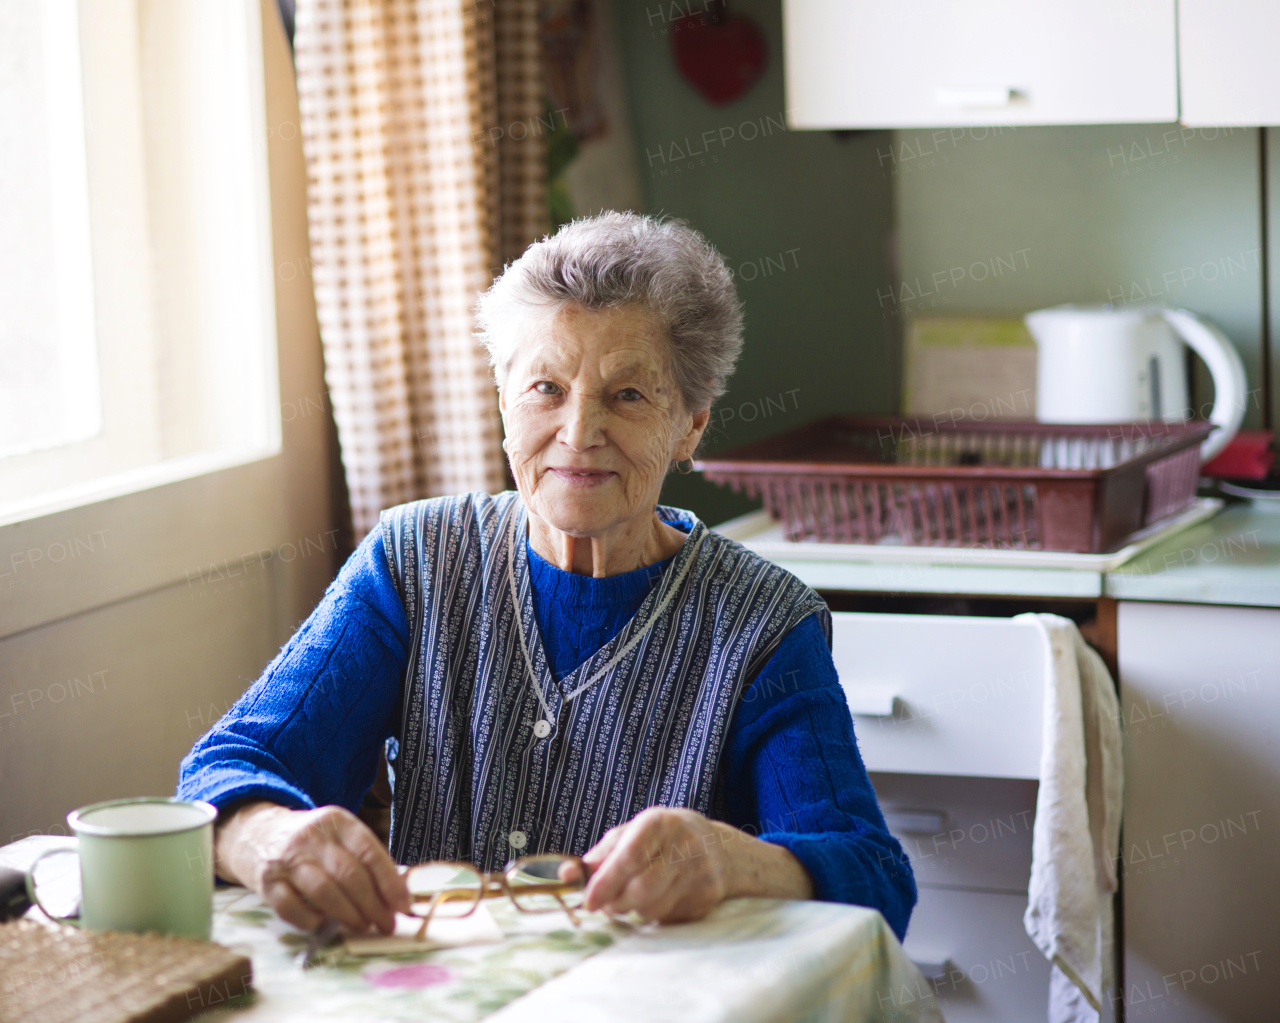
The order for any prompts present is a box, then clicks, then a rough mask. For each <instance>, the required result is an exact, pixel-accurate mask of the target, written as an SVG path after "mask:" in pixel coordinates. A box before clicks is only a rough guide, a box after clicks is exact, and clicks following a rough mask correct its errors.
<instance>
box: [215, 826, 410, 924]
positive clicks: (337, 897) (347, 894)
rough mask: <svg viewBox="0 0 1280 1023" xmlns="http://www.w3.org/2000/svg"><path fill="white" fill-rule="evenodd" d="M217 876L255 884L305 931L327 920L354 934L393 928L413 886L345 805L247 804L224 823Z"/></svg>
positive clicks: (218, 839)
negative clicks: (311, 807)
mask: <svg viewBox="0 0 1280 1023" xmlns="http://www.w3.org/2000/svg"><path fill="white" fill-rule="evenodd" d="M214 854H215V861H216V865H217V871H218V874H219V876H221V877H223V878H225V879H226V880H228V881H235V882H238V883H239V884H243V885H244V886H245V887H247V888H252V889H253V890H254V891H256V892H257V893H258V894H259V895H261V896H262V897H263V898H264V899H265V900H266V901H267V903H268V904H269V905H270V906H271V908H272V909H274V910H275V911H276V912H277V913H279V914H280V916H282V917H283V918H284V919H285V920H288V921H289V923H291V924H294V925H296V926H298V927H301V928H304V929H306V930H311V929H313V928H315V927H318V926H319V925H320V924H321V923H323V922H324V920H325V919H327V918H332V919H334V920H337V921H338V923H340V924H341V925H342V926H343V928H344V929H345V930H346V931H347V932H348V933H352V934H363V933H365V932H366V931H368V930H369V929H370V928H371V927H377V928H378V930H380V931H382V932H383V933H387V934H389V933H390V932H391V931H392V930H393V929H394V928H395V914H396V913H397V912H401V913H405V912H408V910H409V889H408V888H407V887H406V885H405V882H404V878H403V877H401V876H400V873H399V871H397V870H396V865H395V863H394V861H393V860H392V859H391V856H390V855H389V854H388V853H387V850H386V849H384V848H383V847H382V844H381V843H380V842H379V841H378V838H377V836H376V835H374V833H373V832H372V831H370V830H369V828H368V827H367V826H366V825H365V824H364V823H363V822H362V821H360V820H359V819H358V818H357V817H356V816H355V815H354V814H352V813H350V812H348V811H347V810H344V809H343V808H342V807H340V806H322V807H320V808H319V809H316V810H289V809H287V808H285V807H283V806H278V805H276V804H275V803H266V802H254V803H246V804H244V805H242V806H241V807H240V808H239V809H238V810H236V811H234V812H233V813H232V815H231V816H230V817H229V818H228V819H227V820H225V821H219V824H218V828H217V832H216V835H215V839H214Z"/></svg>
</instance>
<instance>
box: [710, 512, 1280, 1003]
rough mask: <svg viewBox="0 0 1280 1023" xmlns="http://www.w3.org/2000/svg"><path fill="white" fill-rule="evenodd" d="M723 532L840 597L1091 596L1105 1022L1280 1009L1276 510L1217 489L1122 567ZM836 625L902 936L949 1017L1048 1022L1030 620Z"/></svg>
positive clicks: (1279, 528) (1014, 600)
mask: <svg viewBox="0 0 1280 1023" xmlns="http://www.w3.org/2000/svg"><path fill="white" fill-rule="evenodd" d="M724 529H725V531H726V533H728V534H729V535H731V536H734V538H735V539H738V540H739V542H742V543H744V544H745V545H746V546H748V547H754V548H758V549H759V551H760V553H761V554H762V555H764V556H765V557H768V558H771V559H772V560H774V561H777V562H778V563H780V564H783V565H785V566H786V567H787V568H788V569H790V570H791V571H792V572H794V573H795V574H796V575H798V576H800V578H802V579H804V580H805V581H806V582H807V583H809V585H811V586H814V587H816V588H820V589H822V590H823V591H825V592H826V594H827V595H828V598H829V599H830V600H832V602H833V603H836V602H838V601H841V600H850V599H856V600H857V601H859V602H861V604H863V605H868V604H869V605H873V606H877V605H882V604H884V603H886V602H892V601H897V602H898V603H900V604H901V603H910V602H913V601H914V602H917V603H918V602H921V601H924V602H925V603H926V604H928V603H929V602H933V603H938V602H941V603H943V604H951V605H959V604H963V603H964V602H966V601H975V600H976V601H979V602H983V601H985V602H986V603H987V604H991V603H992V600H993V599H995V602H996V603H1001V602H1003V604H1006V605H1008V606H1009V608H1010V613H1014V612H1015V611H1020V610H1029V609H1036V608H1037V606H1038V605H1039V606H1053V602H1054V601H1057V603H1058V604H1059V605H1061V603H1062V602H1063V601H1064V600H1065V601H1067V602H1068V603H1075V604H1076V606H1077V607H1083V608H1084V609H1086V614H1092V613H1096V619H1097V625H1098V629H1097V632H1096V633H1094V635H1095V637H1096V638H1097V639H1098V640H1099V641H1100V642H1101V649H1103V651H1104V654H1110V655H1114V656H1118V661H1119V684H1120V695H1121V707H1122V722H1121V724H1122V727H1123V729H1124V742H1125V817H1124V832H1123V836H1122V838H1123V853H1122V856H1123V858H1122V861H1121V864H1120V867H1121V870H1120V873H1121V894H1122V910H1123V912H1122V915H1121V916H1120V917H1118V918H1117V937H1118V941H1119V942H1120V943H1121V947H1122V952H1123V954H1122V955H1121V956H1120V961H1119V963H1118V966H1119V967H1120V968H1121V969H1122V970H1123V981H1124V982H1123V997H1121V993H1120V990H1119V989H1117V990H1116V991H1115V992H1113V998H1112V1000H1111V1004H1109V1005H1107V1006H1105V1010H1106V1011H1105V1012H1104V1014H1103V1020H1104V1021H1108V1020H1112V1019H1115V1020H1120V1019H1126V1020H1128V1021H1135V1020H1157V1021H1159V1023H1219V1021H1221V1023H1226V1021H1228V1020H1231V1021H1244V1023H1252V1021H1262V1020H1268V1021H1270V1020H1275V1019H1277V1018H1280V1008H1278V1007H1280V971H1277V969H1276V967H1275V964H1276V962H1277V961H1280V884H1277V881H1276V874H1277V870H1280V852H1278V850H1280V841H1277V838H1276V835H1275V832H1276V828H1277V826H1278V825H1277V822H1280V510H1276V511H1268V510H1265V509H1261V508H1253V507H1251V506H1250V505H1248V504H1237V505H1232V506H1230V507H1228V508H1226V509H1225V510H1224V511H1222V512H1221V513H1220V514H1217V515H1215V516H1214V517H1212V518H1210V519H1207V520H1205V521H1201V522H1197V523H1193V524H1190V525H1189V526H1187V528H1185V529H1183V530H1182V531H1181V532H1178V533H1176V534H1174V535H1171V536H1167V537H1165V538H1163V539H1161V540H1159V542H1157V543H1156V545H1155V546H1153V547H1146V548H1141V549H1139V550H1137V551H1136V552H1135V554H1134V556H1133V557H1132V558H1131V559H1130V560H1129V561H1128V562H1127V563H1126V564H1124V565H1123V566H1119V567H1117V566H1105V567H1103V566H1100V565H1098V564H1095V563H1093V562H1089V561H1083V562H1081V561H1067V562H1063V563H1062V564H1058V563H1056V562H1054V561H1053V559H1049V560H1047V561H1046V560H1042V559H1041V558H1038V557H1037V558H1022V559H1018V558H1014V557H1012V555H1014V554H1022V553H1027V552H997V553H999V554H1000V556H999V558H997V559H996V560H995V561H993V562H992V563H991V564H979V563H977V562H975V561H974V560H973V557H972V556H971V555H969V554H964V555H959V552H948V551H946V550H936V551H934V552H932V553H930V554H928V555H924V554H922V555H921V556H920V557H919V558H918V559H917V560H914V561H902V560H901V559H900V558H899V556H898V555H896V554H894V553H893V552H885V551H883V550H881V551H875V550H871V549H867V550H865V551H861V552H859V551H854V550H852V549H851V548H850V547H849V546H848V545H840V544H830V545H821V544H793V545H786V544H784V543H781V542H779V540H778V538H777V537H775V536H773V535H772V533H771V532H770V530H769V529H767V528H761V523H759V522H756V521H754V520H751V519H749V518H748V517H744V518H743V519H739V520H735V522H733V523H726V525H725V527H724ZM821 547H827V548H829V553H827V554H826V556H825V557H824V556H823V554H822V552H821V551H820V550H818V549H816V548H821ZM957 555H959V556H957ZM894 559H897V560H894ZM1019 564H1022V565H1025V566H1026V567H1018V566H1019ZM1071 566H1074V567H1071ZM943 598H946V599H943ZM996 598H998V599H996ZM983 613H984V614H990V613H993V612H989V611H984V612H983ZM995 613H999V612H995ZM910 619H915V620H916V624H913V623H912V622H911V621H910ZM833 621H834V623H835V625H834V635H835V643H834V646H835V655H836V663H837V667H838V669H839V671H840V675H841V682H842V684H843V685H844V687H845V691H846V695H847V696H848V698H849V703H850V707H851V710H852V711H853V712H854V722H855V725H854V727H855V731H856V733H857V736H858V741H859V745H860V748H861V749H862V752H863V756H864V759H865V760H866V762H867V765H868V768H869V770H871V772H872V781H873V782H874V784H875V786H876V792H877V794H878V795H879V797H880V802H881V806H882V807H883V808H884V810H885V816H886V820H887V822H888V824H889V827H890V830H891V831H893V833H894V834H895V835H897V836H898V838H899V839H900V840H901V841H902V842H903V845H904V848H905V850H906V852H907V854H908V855H909V856H910V858H911V862H912V866H913V868H914V870H915V873H916V880H917V883H918V884H919V886H920V903H919V905H918V907H917V909H916V912H915V915H914V916H913V918H912V923H911V927H910V929H909V930H908V933H907V942H906V947H907V950H908V951H909V952H910V953H911V954H912V955H913V957H915V958H916V959H917V961H918V962H920V963H921V964H923V965H924V966H925V967H926V968H927V972H928V973H929V974H930V975H931V977H932V979H931V985H932V987H933V990H934V992H935V994H936V997H937V998H938V999H939V1002H940V1003H941V1005H942V1010H943V1013H944V1014H945V1016H946V1018H947V1019H948V1020H949V1021H951V1023H968V1021H969V1020H973V1021H975V1023H976V1021H978V1020H983V1021H992V1020H1016V1021H1019V1023H1021V1021H1023V1020H1033V1019H1044V1018H1045V1012H1044V1004H1045V1003H1044V1001H1043V999H1042V998H1041V997H1040V992H1041V990H1043V988H1044V987H1046V986H1047V977H1048V967H1047V964H1045V963H1044V960H1043V957H1040V958H1037V956H1038V953H1036V955H1030V954H1028V955H1023V953H1025V952H1028V950H1034V946H1033V945H1032V944H1031V942H1030V939H1029V938H1027V937H1026V935H1025V933H1024V932H1022V931H1021V911H1022V908H1025V905H1026V886H1027V880H1028V876H1029V868H1030V863H1031V846H1030V822H1031V821H1033V820H1034V812H1035V795H1036V782H1035V780H1034V779H1035V773H1036V772H1035V771H1034V770H1033V765H1035V764H1036V763H1037V761H1036V760H1035V757H1034V756H1033V749H1034V751H1036V753H1037V754H1038V750H1039V732H1038V730H1035V727H1034V725H1033V722H1036V721H1038V717H1037V715H1038V704H1036V703H1035V701H1034V699H1033V697H1032V695H1031V694H1032V690H1033V689H1034V686H1025V687H1024V686H1020V685H1018V684H1016V683H1014V682H1013V681H1012V680H1013V679H1014V678H1016V677H1017V676H1018V672H1019V671H1020V670H1022V669H1020V668H1019V667H1018V665H1019V663H1020V661H1019V658H1020V657H1023V658H1025V657H1026V656H1027V654H1028V651H1027V650H1026V649H1023V650H1022V651H1021V653H1019V647H1020V644H1021V643H1022V642H1023V638H1022V637H1023V635H1024V634H1023V633H1021V632H1019V631H1017V630H1018V626H1017V625H1016V623H1013V622H1010V621H1008V620H1007V619H1005V620H1003V621H1002V620H999V619H992V618H985V617H973V618H963V617H955V616H954V615H948V616H941V615H933V614H914V615H901V614H860V615H853V616H848V617H846V616H845V615H840V614H837V615H836V616H835V617H834V619H833ZM966 622H967V623H969V624H968V625H967V626H963V628H967V629H969V630H971V631H970V632H968V633H965V632H964V631H963V629H962V625H963V623H966ZM993 622H994V623H998V624H995V625H993V624H992V623H993ZM1000 665H1002V667H997V666H1000ZM1029 668H1030V665H1029V664H1028V669H1029ZM1001 679H1003V680H1004V681H1003V683H1001V681H1000V680H1001ZM993 681H995V682H996V684H995V685H992V682H993ZM984 683H985V685H986V688H985V690H984V689H983V688H982V684H984ZM980 697H981V698H982V699H979V698H980ZM1033 731H1034V738H1033V737H1032V734H1031V733H1032V732H1033ZM992 836H995V837H998V838H999V841H992ZM1020 907H1021V908H1020ZM957 970H958V971H959V972H955V971H957ZM1037 971H1041V972H1037Z"/></svg>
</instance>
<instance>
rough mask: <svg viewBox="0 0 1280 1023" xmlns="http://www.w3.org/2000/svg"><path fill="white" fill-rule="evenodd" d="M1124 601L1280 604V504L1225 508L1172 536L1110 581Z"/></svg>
mask: <svg viewBox="0 0 1280 1023" xmlns="http://www.w3.org/2000/svg"><path fill="white" fill-rule="evenodd" d="M1104 587H1105V592H1106V595H1107V596H1109V597H1115V598H1117V599H1119V600H1167V601H1176V602H1180V603H1191V604H1249V605H1254V606H1257V607H1280V508H1277V509H1275V510H1262V509H1259V508H1257V507H1255V506H1254V505H1251V504H1235V505H1230V506H1228V507H1227V508H1225V509H1224V510H1223V511H1222V512H1221V513H1220V514H1219V515H1216V516H1215V517H1213V518H1212V519H1210V520H1209V521H1208V522H1202V523H1200V525H1198V526H1192V527H1190V528H1189V529H1186V530H1184V531H1182V532H1181V533H1178V534H1176V535H1175V536H1171V537H1169V538H1168V539H1167V540H1165V541H1164V542H1163V543H1161V544H1159V545H1158V546H1156V547H1153V548H1152V549H1151V550H1149V551H1147V552H1146V553H1144V554H1141V555H1139V556H1138V557H1136V558H1134V559H1133V560H1132V561H1130V562H1128V563H1127V564H1125V565H1124V566H1122V567H1121V568H1119V569H1116V570H1115V571H1113V572H1109V573H1107V575H1106V578H1105V580H1104Z"/></svg>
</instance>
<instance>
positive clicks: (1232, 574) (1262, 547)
mask: <svg viewBox="0 0 1280 1023" xmlns="http://www.w3.org/2000/svg"><path fill="white" fill-rule="evenodd" d="M744 527H745V533H746V534H752V533H758V530H756V529H754V528H753V527H752V525H751V519H750V518H749V517H744V518H742V519H739V520H734V522H732V523H726V524H725V525H724V526H720V527H717V529H721V530H723V531H725V532H726V535H730V536H733V537H734V538H735V539H738V540H741V541H742V542H743V543H745V544H746V545H747V546H748V547H757V548H758V549H759V553H761V554H763V555H764V556H765V557H768V558H769V559H770V560H772V561H774V562H776V563H777V564H779V565H781V566H782V567H783V568H786V569H787V570H788V571H790V572H792V573H794V574H795V575H796V576H798V577H799V578H800V579H802V580H803V581H804V582H806V583H808V584H809V585H810V586H812V587H813V588H814V589H818V590H842V591H845V592H862V593H898V594H901V593H919V594H956V595H965V596H1016V597H1048V598H1073V599H1077V600H1081V599H1083V600H1092V599H1096V598H1098V597H1101V596H1108V597H1115V598H1117V599H1120V600H1151V601H1174V602H1181V603H1193V604H1247V605H1253V606H1258V607H1280V508H1278V509H1276V510H1262V509H1258V508H1255V507H1254V506H1253V505H1251V504H1243V503H1242V504H1233V505H1228V506H1227V507H1226V508H1224V509H1223V510H1222V511H1221V512H1220V513H1218V514H1217V515H1215V516H1214V517H1213V518H1211V519H1209V520H1207V521H1205V522H1202V523H1200V524H1198V525H1194V526H1189V527H1187V528H1186V529H1183V530H1181V531H1179V532H1177V533H1175V534H1173V535H1172V536H1170V537H1168V538H1167V539H1165V540H1163V541H1161V542H1160V543H1158V544H1157V545H1155V546H1154V547H1150V548H1148V549H1147V550H1145V551H1143V552H1142V553H1140V554H1138V555H1137V556H1136V557H1134V558H1133V559H1132V560H1130V561H1128V562H1126V563H1125V564H1124V565H1122V566H1121V567H1119V568H1115V569H1111V570H1109V571H1104V570H1103V569H1102V568H1100V567H1074V566H1072V567H1040V568H1030V567H1023V566H1013V565H1008V564H1005V565H979V564H961V563H958V562H957V561H952V562H950V563H947V561H946V553H945V552H944V551H938V562H937V563H931V564H874V563H868V562H857V561H853V560H850V559H849V558H848V557H847V554H846V556H842V557H830V556H825V555H824V553H823V552H822V551H821V550H820V549H819V548H817V547H816V546H815V545H813V544H807V545H796V548H795V549H794V551H792V550H788V549H787V545H785V544H780V543H778V542H770V543H764V544H760V543H755V542H753V541H755V540H758V539H761V538H760V537H759V536H758V535H736V534H737V533H739V532H743V531H744ZM774 532H777V531H776V530H774ZM773 539H774V541H776V539H777V538H776V537H774V538H773Z"/></svg>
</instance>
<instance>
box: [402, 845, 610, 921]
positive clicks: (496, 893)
mask: <svg viewBox="0 0 1280 1023" xmlns="http://www.w3.org/2000/svg"><path fill="white" fill-rule="evenodd" d="M552 861H556V862H560V863H565V862H567V863H572V864H574V865H575V866H576V867H577V868H578V877H579V878H580V880H577V881H545V882H541V883H537V882H535V883H527V882H522V883H520V884H519V887H518V891H519V894H520V898H524V897H526V896H529V895H550V896H551V897H552V898H554V899H555V900H556V904H557V906H558V907H559V908H560V909H562V910H564V912H565V914H566V915H567V916H568V917H569V919H570V921H572V923H573V926H574V927H579V926H581V921H580V920H579V919H578V916H577V914H576V913H574V911H573V910H574V907H573V906H570V905H569V904H568V903H567V902H565V900H564V897H565V896H566V895H572V894H574V893H577V892H581V891H582V890H583V888H585V887H586V881H587V877H588V876H589V875H590V871H589V870H588V869H587V865H586V863H584V862H583V860H582V857H580V856H571V855H565V854H561V853H540V854H538V855H535V856H522V857H520V859H518V860H512V861H511V862H510V863H508V864H507V865H506V867H504V868H503V869H502V870H500V871H499V870H491V871H481V870H479V869H478V868H477V867H476V866H475V864H472V863H459V862H457V861H453V860H425V861H423V862H422V863H416V864H414V865H413V866H412V867H410V868H409V870H408V871H406V873H405V877H406V878H407V877H408V876H409V874H411V873H412V872H413V871H415V870H417V869H418V868H420V867H450V868H452V869H454V870H455V871H457V872H459V873H461V872H463V871H465V872H467V873H469V874H471V875H472V876H473V877H475V878H476V879H477V882H478V883H477V884H476V885H475V886H474V888H446V889H441V890H439V891H434V892H421V893H414V892H410V898H411V900H412V903H413V905H412V906H411V907H410V909H409V912H410V913H411V914H413V915H414V916H418V917H422V918H423V919H422V926H421V927H419V928H418V933H417V934H416V935H414V938H415V940H417V941H421V940H423V939H424V938H425V937H426V934H427V926H428V924H430V923H431V917H432V914H434V913H435V911H436V908H437V907H438V906H440V905H441V904H442V903H445V902H466V901H470V903H471V905H470V906H468V907H467V909H466V911H465V912H463V913H458V914H456V917H459V918H460V917H468V916H470V915H471V914H472V913H474V912H475V911H476V907H477V906H479V905H480V902H481V900H482V899H496V898H501V897H502V896H504V895H505V896H506V897H507V898H509V899H510V900H511V904H512V905H513V906H515V907H516V909H518V910H519V911H520V912H521V913H554V912H555V911H556V908H557V906H548V907H547V908H546V909H530V908H528V907H527V906H522V905H521V904H520V898H517V897H516V894H515V893H514V892H513V891H512V878H513V876H514V875H516V874H518V873H520V871H521V870H522V869H523V868H525V867H528V866H530V865H532V864H536V863H549V862H552ZM422 903H425V904H426V908H425V912H424V911H423V910H422V909H420V904H422Z"/></svg>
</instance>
